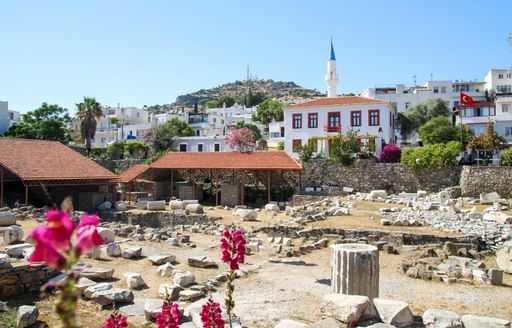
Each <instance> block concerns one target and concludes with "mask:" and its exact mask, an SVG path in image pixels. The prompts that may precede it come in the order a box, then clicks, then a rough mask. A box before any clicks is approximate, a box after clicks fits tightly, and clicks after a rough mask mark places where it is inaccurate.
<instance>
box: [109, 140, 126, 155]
mask: <svg viewBox="0 0 512 328" xmlns="http://www.w3.org/2000/svg"><path fill="white" fill-rule="evenodd" d="M123 153H124V142H123V141H114V142H113V143H111V144H110V145H108V147H107V155H108V157H110V158H112V159H120V158H121V157H122V156H123Z"/></svg>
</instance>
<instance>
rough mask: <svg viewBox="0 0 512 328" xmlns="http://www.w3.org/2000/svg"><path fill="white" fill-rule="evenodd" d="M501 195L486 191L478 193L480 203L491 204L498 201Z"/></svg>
mask: <svg viewBox="0 0 512 328" xmlns="http://www.w3.org/2000/svg"><path fill="white" fill-rule="evenodd" d="M500 199H501V196H500V195H499V194H498V193H497V192H488V193H481V194H480V204H482V205H492V204H494V203H495V202H497V201H499V200H500Z"/></svg>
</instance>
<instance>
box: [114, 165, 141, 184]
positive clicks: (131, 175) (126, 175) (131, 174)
mask: <svg viewBox="0 0 512 328" xmlns="http://www.w3.org/2000/svg"><path fill="white" fill-rule="evenodd" d="M148 169H149V165H134V166H132V167H130V168H129V169H128V170H126V171H124V172H123V173H121V175H120V176H119V180H117V182H120V183H128V182H130V181H132V180H133V179H136V178H137V177H138V176H139V175H141V174H142V173H144V172H146V171H147V170H148Z"/></svg>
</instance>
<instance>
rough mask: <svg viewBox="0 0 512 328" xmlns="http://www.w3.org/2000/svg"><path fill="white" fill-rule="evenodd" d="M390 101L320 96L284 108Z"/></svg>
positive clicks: (357, 97)
mask: <svg viewBox="0 0 512 328" xmlns="http://www.w3.org/2000/svg"><path fill="white" fill-rule="evenodd" d="M389 103H390V101H388V100H382V99H376V98H368V97H360V96H339V97H332V98H320V99H315V100H312V101H308V102H303V103H300V104H295V105H291V106H288V107H286V108H285V110H286V109H295V108H304V107H323V106H348V105H364V104H389Z"/></svg>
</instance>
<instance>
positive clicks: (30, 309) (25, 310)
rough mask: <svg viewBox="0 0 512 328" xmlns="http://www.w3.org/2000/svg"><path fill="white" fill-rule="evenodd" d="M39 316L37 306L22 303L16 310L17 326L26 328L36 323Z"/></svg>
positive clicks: (17, 327)
mask: <svg viewBox="0 0 512 328" xmlns="http://www.w3.org/2000/svg"><path fill="white" fill-rule="evenodd" d="M38 316H39V310H38V309H37V307H35V306H29V305H22V306H20V307H19V308H18V311H16V328H26V327H29V326H30V325H32V324H34V323H35V322H36V320H37V317H38Z"/></svg>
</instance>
